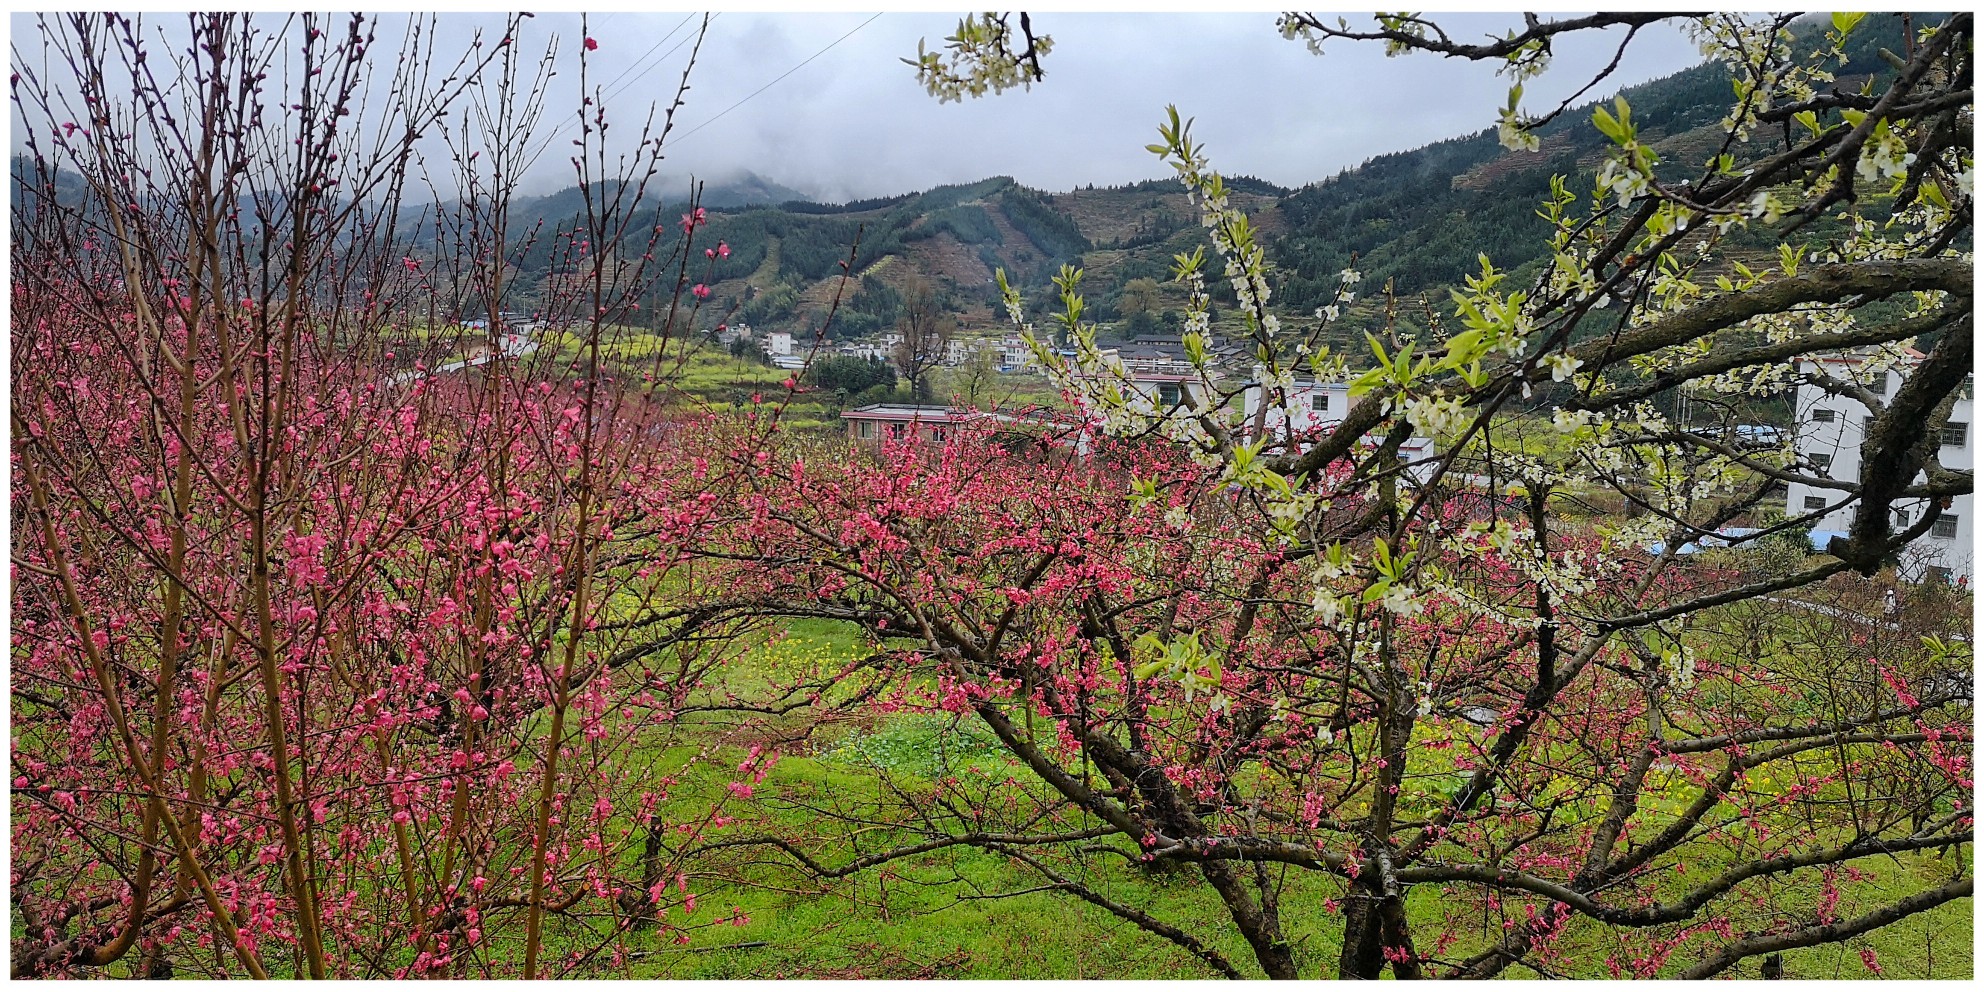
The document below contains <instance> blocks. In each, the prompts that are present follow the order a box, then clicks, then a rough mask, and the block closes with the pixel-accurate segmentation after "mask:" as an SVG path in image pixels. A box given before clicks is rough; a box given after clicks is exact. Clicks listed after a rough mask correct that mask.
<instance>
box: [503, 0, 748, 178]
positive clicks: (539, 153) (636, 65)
mask: <svg viewBox="0 0 1984 992" xmlns="http://www.w3.org/2000/svg"><path fill="white" fill-rule="evenodd" d="M695 16H696V15H695V13H694V12H693V11H692V12H690V14H689V15H688V16H687V17H684V18H682V20H681V21H679V22H677V23H676V25H675V26H674V27H673V28H670V29H669V31H668V33H667V34H665V35H662V37H661V40H660V41H657V42H655V43H654V44H653V45H652V46H650V47H649V48H648V50H647V51H646V52H643V53H642V54H641V57H640V58H637V59H635V60H634V61H633V62H632V63H631V64H629V65H628V66H627V68H625V69H622V70H620V74H619V75H617V76H614V77H613V78H612V79H611V80H610V81H608V82H607V84H606V85H607V86H612V85H613V84H614V83H618V82H620V80H622V79H627V75H628V74H629V73H632V72H634V71H635V70H637V69H638V70H640V72H641V73H642V75H640V76H635V77H634V78H633V79H627V82H626V83H624V84H622V85H621V86H620V87H619V88H618V89H615V90H613V91H612V92H611V93H602V95H601V97H600V102H602V103H604V102H605V101H607V100H610V99H612V98H613V97H614V96H616V95H618V94H619V93H620V92H622V91H623V90H625V89H626V88H627V87H629V86H632V85H634V84H635V83H636V82H639V81H640V80H641V79H642V78H643V77H644V76H645V74H646V73H647V72H649V71H651V70H652V69H654V67H655V66H657V65H660V64H661V62H662V61H663V60H665V59H667V58H668V57H669V56H670V55H673V54H675V52H676V51H677V50H678V49H680V48H681V47H682V46H683V45H686V44H688V43H689V39H690V38H692V37H694V35H688V36H684V37H683V39H682V40H681V41H678V42H676V43H675V47H673V48H670V49H669V50H668V51H665V52H663V53H661V55H660V56H659V57H657V58H654V59H652V60H651V59H649V58H648V56H650V55H653V54H654V50H655V49H657V48H660V47H661V46H663V45H665V44H668V39H670V38H673V37H675V32H677V31H680V30H682V26H683V25H685V24H687V23H689V22H690V21H691V20H693V19H694V18H695ZM722 16H723V15H722V14H721V13H716V14H711V15H710V20H711V21H715V20H716V19H717V18H719V17H722ZM643 63H648V64H647V65H643ZM601 89H602V90H604V87H601ZM576 123H577V122H576V121H572V120H567V121H566V122H565V123H564V124H562V125H560V126H559V128H558V130H556V131H553V132H551V133H550V134H548V135H546V136H545V138H544V141H543V142H542V143H540V144H539V145H538V146H537V150H536V151H533V152H531V153H530V156H529V157H528V158H527V159H526V160H525V162H524V168H525V170H526V171H528V170H529V169H530V167H531V166H533V165H536V164H537V160H538V159H539V158H542V157H543V156H544V153H545V152H546V151H548V150H550V148H551V143H552V142H554V141H557V140H558V139H559V137H561V136H563V135H565V134H567V133H570V131H571V130H572V128H573V127H574V126H575V125H576Z"/></svg>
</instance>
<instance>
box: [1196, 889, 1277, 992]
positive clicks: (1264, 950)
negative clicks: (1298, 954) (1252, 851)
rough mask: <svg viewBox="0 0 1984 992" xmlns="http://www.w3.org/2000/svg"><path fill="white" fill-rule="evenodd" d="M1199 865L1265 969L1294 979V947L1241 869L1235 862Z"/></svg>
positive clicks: (1271, 974)
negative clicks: (1250, 888) (1244, 881)
mask: <svg viewBox="0 0 1984 992" xmlns="http://www.w3.org/2000/svg"><path fill="white" fill-rule="evenodd" d="M1199 868H1200V870H1201V871H1202V872H1204V874H1205V876H1206V881H1208V882H1210V883H1212V887H1213V889H1214V890H1215V891H1217V892H1218V893H1219V897H1220V898H1221V899H1223V900H1225V901H1226V909H1227V912H1228V913H1229V914H1230V915H1231V916H1232V917H1233V923H1234V925H1236V926H1238V927H1239V928H1240V935H1241V936H1243V937H1245V938H1247V945H1248V946H1249V947H1252V948H1253V949H1254V960H1256V961H1258V962H1260V965H1261V970H1262V971H1264V972H1266V973H1267V976H1268V977H1269V978H1275V979H1284V980H1290V981H1292V980H1294V979H1295V978H1296V977H1297V976H1296V974H1295V952H1294V949H1293V948H1291V947H1289V946H1288V941H1287V940H1286V939H1285V938H1283V937H1282V935H1281V928H1280V927H1279V926H1277V925H1275V922H1274V921H1273V920H1272V919H1269V918H1268V916H1267V914H1266V913H1263V912H1262V911H1261V908H1260V906H1259V905H1258V904H1256V903H1255V902H1254V899H1253V897H1252V896H1249V895H1248V894H1247V890H1246V889H1245V888H1244V887H1242V885H1241V882H1240V875H1239V873H1238V872H1235V871H1234V870H1233V867H1232V866H1231V865H1229V864H1227V863H1225V862H1220V861H1207V862H1205V863H1204V864H1202V865H1200V866H1199Z"/></svg>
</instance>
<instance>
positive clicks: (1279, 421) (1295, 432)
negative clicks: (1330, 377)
mask: <svg viewBox="0 0 1984 992" xmlns="http://www.w3.org/2000/svg"><path fill="white" fill-rule="evenodd" d="M1266 397H1267V390H1266V389H1264V388H1263V387H1262V386H1261V384H1260V383H1258V382H1256V383H1253V384H1251V385H1249V386H1248V387H1247V392H1246V398H1245V400H1244V403H1245V405H1244V407H1243V409H1244V411H1245V414H1246V420H1245V427H1244V430H1246V432H1247V433H1248V434H1250V435H1253V436H1256V437H1258V436H1261V435H1266V436H1268V437H1275V438H1281V439H1284V440H1285V439H1290V438H1296V439H1299V438H1302V437H1305V436H1319V432H1321V431H1326V430H1328V429H1329V428H1332V427H1335V426H1336V425H1338V424H1340V423H1342V422H1343V418H1344V417H1345V416H1346V415H1348V414H1349V413H1350V407H1351V399H1350V384H1349V383H1345V382H1297V383H1295V384H1294V385H1293V386H1291V387H1289V390H1288V403H1287V405H1286V406H1280V405H1277V404H1272V403H1268V402H1266ZM1294 447H1295V448H1296V449H1298V450H1300V449H1302V448H1305V447H1307V445H1306V444H1305V443H1303V442H1302V441H1300V440H1296V441H1295V444H1294ZM1437 454H1438V452H1437V450H1436V449H1435V447H1434V444H1433V439H1432V438H1427V437H1413V438H1407V439H1406V441H1405V443H1404V444H1402V445H1400V446H1399V449H1398V456H1399V458H1400V459H1401V460H1403V461H1404V462H1405V463H1406V465H1408V466H1410V468H1408V469H1407V471H1409V472H1411V473H1412V475H1413V477H1414V478H1418V479H1421V480H1424V479H1426V478H1429V477H1430V476H1431V473H1432V464H1433V460H1434V458H1435V457H1437Z"/></svg>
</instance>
